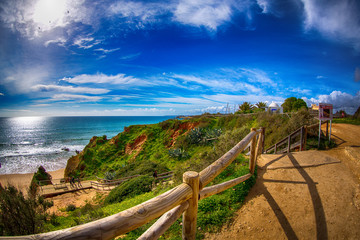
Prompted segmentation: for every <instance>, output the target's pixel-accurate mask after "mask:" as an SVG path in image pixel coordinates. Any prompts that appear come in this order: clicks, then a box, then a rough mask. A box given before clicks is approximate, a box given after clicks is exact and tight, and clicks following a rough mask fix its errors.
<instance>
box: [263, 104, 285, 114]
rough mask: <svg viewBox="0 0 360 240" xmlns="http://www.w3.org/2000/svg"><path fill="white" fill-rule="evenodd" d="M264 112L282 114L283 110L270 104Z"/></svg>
mask: <svg viewBox="0 0 360 240" xmlns="http://www.w3.org/2000/svg"><path fill="white" fill-rule="evenodd" d="M266 111H269V112H279V113H283V108H282V107H280V106H279V105H278V104H277V103H274V102H272V103H271V104H270V105H269V107H267V109H266Z"/></svg>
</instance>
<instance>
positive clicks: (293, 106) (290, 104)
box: [281, 97, 307, 112]
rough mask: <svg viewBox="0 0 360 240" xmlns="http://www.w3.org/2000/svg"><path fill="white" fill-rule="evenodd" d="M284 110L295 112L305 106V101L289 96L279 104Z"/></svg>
mask: <svg viewBox="0 0 360 240" xmlns="http://www.w3.org/2000/svg"><path fill="white" fill-rule="evenodd" d="M281 106H282V107H283V110H284V112H295V111H297V110H299V109H301V108H307V105H306V102H305V101H304V100H302V99H301V98H296V97H289V98H287V99H285V102H284V103H283V104H282V105H281Z"/></svg>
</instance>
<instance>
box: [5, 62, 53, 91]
mask: <svg viewBox="0 0 360 240" xmlns="http://www.w3.org/2000/svg"><path fill="white" fill-rule="evenodd" d="M49 70H50V68H49V66H46V65H43V66H32V67H23V66H18V67H17V68H13V69H8V70H7V71H6V72H5V74H6V77H5V78H4V79H2V81H1V82H0V84H1V85H4V86H5V87H6V88H7V90H8V91H10V92H12V93H27V92H29V91H30V90H31V87H32V86H34V85H37V84H40V83H41V82H44V81H45V80H46V79H47V78H48V77H49Z"/></svg>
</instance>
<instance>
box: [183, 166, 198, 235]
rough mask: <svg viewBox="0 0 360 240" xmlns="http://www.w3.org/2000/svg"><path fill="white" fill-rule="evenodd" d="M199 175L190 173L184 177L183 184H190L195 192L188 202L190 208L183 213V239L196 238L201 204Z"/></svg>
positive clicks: (186, 173)
mask: <svg viewBox="0 0 360 240" xmlns="http://www.w3.org/2000/svg"><path fill="white" fill-rule="evenodd" d="M199 180H200V177H199V173H197V172H193V171H189V172H185V173H184V175H183V182H184V183H186V184H188V185H189V186H190V187H191V188H192V191H193V194H192V197H191V198H190V199H189V200H188V201H189V207H188V209H187V210H186V211H185V212H184V213H183V220H182V221H183V227H182V239H186V240H188V239H189V240H190V239H191V240H193V239H195V236H196V220H197V211H198V202H199V186H200V184H199Z"/></svg>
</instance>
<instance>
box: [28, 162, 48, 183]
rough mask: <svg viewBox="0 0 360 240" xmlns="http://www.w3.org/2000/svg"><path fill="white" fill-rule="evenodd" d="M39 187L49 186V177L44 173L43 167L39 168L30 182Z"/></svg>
mask: <svg viewBox="0 0 360 240" xmlns="http://www.w3.org/2000/svg"><path fill="white" fill-rule="evenodd" d="M31 181H32V182H34V183H36V184H39V185H40V186H43V185H48V184H51V175H50V174H49V173H47V172H46V170H45V168H44V167H43V166H40V167H39V169H38V170H37V172H36V173H34V176H33V178H32V180H31Z"/></svg>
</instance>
